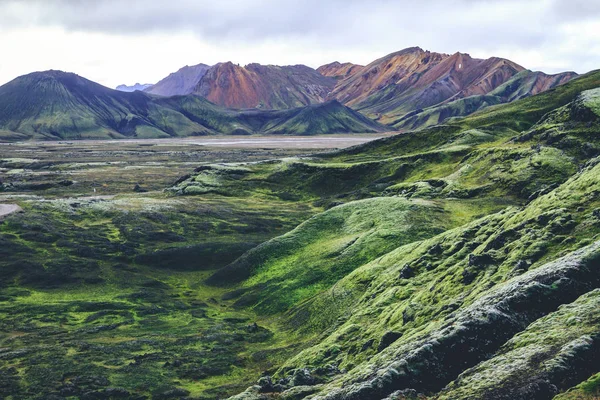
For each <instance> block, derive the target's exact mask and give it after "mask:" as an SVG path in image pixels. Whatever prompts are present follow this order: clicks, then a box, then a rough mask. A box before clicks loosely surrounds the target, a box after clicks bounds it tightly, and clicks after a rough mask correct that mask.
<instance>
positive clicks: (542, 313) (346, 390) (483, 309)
mask: <svg viewBox="0 0 600 400" xmlns="http://www.w3.org/2000/svg"><path fill="white" fill-rule="evenodd" d="M599 174H600V163H599V162H598V160H594V162H591V163H589V164H588V165H587V166H586V167H585V168H584V169H583V170H582V171H581V172H579V173H576V174H575V175H574V176H573V177H572V178H571V179H569V180H568V181H567V182H566V183H564V184H563V185H561V186H559V187H558V188H557V189H555V190H553V191H551V192H550V193H548V194H545V195H542V196H541V197H539V198H537V199H536V200H534V201H532V202H531V203H529V204H528V205H527V206H526V207H512V208H507V209H505V210H503V211H500V212H498V213H493V214H491V215H489V216H487V217H484V218H482V219H479V220H476V221H473V222H471V223H468V224H466V225H464V226H461V227H459V228H455V229H451V230H448V231H446V232H444V233H442V234H440V235H438V236H435V237H432V238H430V239H426V240H421V241H417V242H414V243H410V244H406V245H403V246H400V247H398V248H396V249H394V250H392V251H390V252H389V253H387V254H385V255H383V256H380V257H379V258H377V259H374V260H373V261H371V262H369V263H367V264H365V265H363V266H361V267H358V268H356V269H355V270H354V271H353V272H352V273H350V274H349V275H347V276H346V277H345V278H343V279H341V280H340V281H338V282H337V283H336V284H335V285H334V286H332V287H331V288H330V289H329V290H327V291H325V292H323V293H320V294H318V295H316V296H314V297H313V298H312V299H310V300H308V301H305V302H303V303H300V304H297V306H295V307H294V308H292V310H291V311H290V312H288V315H289V319H288V321H289V322H288V323H290V324H291V326H293V327H294V329H297V326H295V325H294V321H296V320H298V319H299V320H300V321H302V323H303V324H306V323H307V322H306V321H309V323H310V324H311V325H312V326H326V328H322V329H323V334H322V336H321V337H320V338H319V343H318V344H317V345H315V346H313V347H310V348H308V349H306V350H304V351H302V352H300V353H299V354H298V355H297V356H296V357H294V358H293V359H292V360H290V361H288V362H287V363H286V364H284V365H283V366H282V368H281V369H280V370H279V371H278V372H277V373H276V374H275V377H276V379H283V381H282V382H288V383H286V384H281V386H279V387H278V388H277V390H278V391H279V392H281V398H286V396H288V395H291V392H293V391H296V390H298V389H297V388H296V385H293V384H290V383H289V382H291V381H292V380H293V376H294V374H297V373H298V372H297V371H307V373H308V374H309V375H310V376H312V384H313V385H314V384H318V385H317V386H313V390H314V391H313V393H320V394H321V395H322V396H321V397H315V398H323V399H363V398H376V399H382V398H385V397H386V396H388V395H392V397H390V398H397V397H394V396H395V395H393V394H394V393H395V392H396V391H397V390H405V389H411V390H415V391H416V392H415V393H423V394H425V395H426V396H431V397H433V398H436V396H437V395H438V393H439V396H447V397H444V398H465V399H467V398H485V399H487V398H489V399H495V398H498V397H494V396H495V395H496V394H497V393H504V394H505V396H506V397H505V398H523V399H526V398H537V397H535V396H537V395H540V396H542V397H540V398H546V397H544V395H543V393H545V392H544V390H551V391H554V392H548V393H554V394H557V393H559V392H560V391H563V390H566V389H568V388H569V387H571V386H573V385H575V384H577V383H579V382H581V381H582V380H585V379H587V377H589V376H590V375H591V374H593V373H595V372H596V368H597V364H596V363H595V361H594V360H597V351H598V348H597V345H596V344H595V342H594V340H596V331H597V329H598V328H597V326H596V325H597V324H596V322H597V315H596V314H594V313H595V311H596V307H595V303H593V302H594V301H595V299H597V291H596V289H598V288H600V273H599V270H598V268H599V266H600V263H599V262H598V260H599V259H600V253H599V250H598V248H599V245H598V242H597V240H598V239H599V238H600V219H598V216H597V215H598V212H597V210H598V209H599V207H600V200H599V199H598V198H597V196H596V193H597V192H598V190H600V181H599V180H598V179H597V177H598V176H599ZM590 243H592V244H590ZM586 246H587V247H586ZM559 257H562V258H559ZM557 258H558V259H557ZM288 268H293V266H288ZM587 293H589V294H587ZM586 294H587V295H586ZM580 296H584V297H583V298H582V300H579V301H580V302H578V298H579V297H580ZM585 296H587V297H585ZM340 299H342V300H340ZM571 303H573V304H572V305H569V306H565V307H566V308H561V309H560V310H559V306H561V305H568V304H571ZM580 304H582V305H580ZM340 305H342V307H340ZM557 310H559V311H558V312H557ZM574 310H581V318H582V321H581V322H580V323H574V322H573V320H571V321H570V322H569V323H567V322H566V321H567V320H568V317H569V316H573V315H574V314H578V312H577V311H574ZM585 310H587V311H585ZM555 312H557V314H554V313H555ZM586 312H588V313H590V314H589V316H587V314H585V313H586ZM561 313H562V314H561ZM332 314H333V315H332ZM567 314H568V316H567ZM546 316H548V318H547V319H543V318H544V317H546ZM540 318H542V319H540ZM584 320H585V321H587V322H584ZM535 321H538V322H536V324H537V325H530V324H531V323H534V322H535ZM323 322H326V323H323ZM322 323H323V324H322ZM586 323H587V324H588V325H586ZM587 326H589V331H588V330H586V329H587V328H586V327H587ZM526 329H527V330H526ZM582 330H585V332H582ZM520 332H524V333H523V334H522V336H515V335H517V334H518V333H520ZM529 332H531V333H529ZM538 332H539V334H540V335H541V334H542V333H543V335H547V336H545V337H547V338H546V339H544V341H543V343H544V345H547V347H545V348H540V347H539V346H537V347H536V345H535V344H532V347H531V349H530V350H528V351H529V352H530V353H531V354H532V355H531V358H532V360H534V361H535V363H534V364H531V363H529V364H527V365H528V367H527V368H528V370H527V373H528V375H527V376H528V377H530V378H531V379H530V380H527V379H525V378H523V374H518V371H517V368H516V367H515V371H514V372H515V374H514V375H511V370H510V368H508V367H507V369H508V370H509V371H508V372H505V369H503V368H499V370H498V371H497V372H495V371H496V369H494V367H493V366H492V365H494V366H495V365H496V364H494V363H496V362H505V360H506V357H503V356H502V352H503V351H508V350H506V349H510V348H512V347H511V346H512V345H510V344H507V345H505V343H506V342H507V341H509V340H511V338H513V337H515V339H514V340H515V343H518V341H519V340H521V337H525V335H530V336H529V339H528V340H529V342H533V341H534V337H535V335H537V334H538ZM553 332H554V333H553ZM582 335H583V336H585V337H584V338H583V339H578V338H581V337H582ZM586 335H587V336H586ZM536 338H541V336H538V337H536ZM551 339H552V340H554V342H552V341H551ZM584 339H585V340H584ZM540 340H541V339H540ZM581 340H583V342H582V345H581V346H579V345H578V346H575V344H577V343H579V341H581ZM571 342H573V343H572V344H573V346H575V347H576V349H575V350H572V351H571V347H569V345H568V344H569V343H571ZM509 343H511V342H509ZM503 346H504V347H503ZM514 346H517V345H516V344H515V345H514ZM561 346H562V347H564V349H565V350H564V352H561V351H559V350H560V349H561ZM538 351H539V352H540V354H539V355H536V354H537V353H536V352H538ZM497 352H500V353H497ZM494 354H498V356H497V357H498V360H500V361H498V360H496V359H494V358H492V357H493V356H494ZM514 354H515V356H518V355H520V356H523V357H526V353H525V351H524V350H523V352H520V351H518V350H515V352H514ZM543 354H545V356H543ZM544 357H546V358H544ZM490 359H491V361H489V362H490V363H491V364H490V366H489V367H488V366H487V364H485V362H487V360H490ZM544 360H550V361H549V362H552V363H553V364H552V365H555V367H554V369H553V370H548V369H547V368H546V367H545V366H548V365H550V364H544V363H543V361H544ZM506 362H508V361H506ZM532 362H533V361H532ZM514 363H516V364H515V365H517V366H518V365H520V364H519V363H518V360H515V361H514ZM327 365H330V366H336V368H337V369H336V370H335V372H333V373H332V374H330V375H326V376H324V375H323V374H322V372H321V371H322V368H324V367H325V366H327ZM469 368H485V372H484V373H482V374H484V375H485V376H486V377H487V379H486V381H482V380H481V379H478V378H473V379H472V380H470V379H467V376H469V374H470V373H472V372H470V371H471V370H469ZM465 371H466V372H465ZM533 371H535V373H534V372H533ZM461 373H464V374H466V375H465V377H464V378H463V377H462V376H461V377H460V378H459V375H460V374H461ZM473 373H474V372H473ZM503 374H507V375H506V376H505V375H503ZM457 378H458V380H456V379H457ZM519 378H520V379H519ZM455 380H456V382H455V383H452V382H453V381H455ZM470 382H473V383H472V384H471V383H470ZM488 382H489V386H485V385H486V384H487V383H488ZM532 382H533V383H535V384H532ZM323 385H325V386H323ZM446 385H449V386H448V388H446V389H444V387H445V386H446ZM457 385H462V386H460V391H459V389H457ZM482 387H483V388H482ZM261 390H264V389H261ZM442 390H443V391H442ZM452 390H456V392H453V391H452ZM479 390H481V392H479ZM288 391H291V392H288ZM440 391H441V392H440ZM445 393H448V394H445ZM481 393H484V394H481ZM488 394H489V396H488ZM519 396H521V397H519ZM248 398H252V397H248ZM259 398H260V397H259ZM301 398H302V397H301ZM500 398H504V397H500Z"/></svg>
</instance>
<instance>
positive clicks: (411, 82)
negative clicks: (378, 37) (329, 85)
mask: <svg viewBox="0 0 600 400" xmlns="http://www.w3.org/2000/svg"><path fill="white" fill-rule="evenodd" d="M523 70H524V68H523V67H521V66H520V65H518V64H515V63H513V62H511V61H509V60H505V59H502V58H496V57H493V58H490V59H487V60H480V59H475V58H472V57H471V56H469V55H468V54H463V53H455V54H453V55H448V54H440V53H435V52H429V51H424V50H423V49H421V48H419V47H412V48H409V49H405V50H402V51H400V52H397V53H392V54H390V55H388V56H386V57H383V58H380V59H379V60H376V61H374V62H372V63H371V64H369V65H367V66H366V67H364V68H363V69H362V70H360V71H359V72H358V73H356V74H354V75H353V76H351V77H349V78H347V79H344V80H343V81H341V82H339V84H338V85H337V87H336V88H335V90H334V91H333V93H332V96H333V97H334V98H336V99H338V100H339V101H341V102H342V103H344V104H346V105H349V106H351V107H353V108H355V109H357V110H360V111H362V112H364V113H366V114H367V115H371V116H378V117H380V118H381V121H382V122H387V121H390V120H392V119H397V118H398V117H401V116H403V115H405V114H407V113H409V112H412V111H414V110H418V109H422V108H427V107H431V106H433V105H436V104H440V103H443V102H447V101H452V100H456V99H460V98H464V97H468V96H473V95H484V94H487V93H489V92H490V91H492V90H494V89H495V88H497V87H498V86H500V85H502V84H503V83H505V82H506V81H508V80H510V79H511V78H512V77H513V76H514V75H516V74H517V73H519V72H520V71H523Z"/></svg>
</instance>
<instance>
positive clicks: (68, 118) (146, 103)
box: [0, 71, 386, 140]
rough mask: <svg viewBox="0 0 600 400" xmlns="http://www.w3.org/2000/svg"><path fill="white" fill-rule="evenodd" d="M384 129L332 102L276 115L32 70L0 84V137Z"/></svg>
mask: <svg viewBox="0 0 600 400" xmlns="http://www.w3.org/2000/svg"><path fill="white" fill-rule="evenodd" d="M385 130H386V128H384V127H383V126H381V125H379V124H377V123H376V122H374V121H372V120H370V119H368V118H366V117H364V116H362V115H360V114H358V113H356V112H355V111H353V110H351V109H349V108H347V107H344V106H342V105H341V104H339V103H337V102H335V101H334V102H329V103H323V104H318V105H314V106H310V107H307V108H300V109H293V110H286V111H282V112H270V111H260V110H250V111H232V110H228V109H225V108H222V107H218V106H216V105H214V104H212V103H210V102H209V101H207V100H205V99H203V98H201V97H198V96H193V95H190V96H183V97H175V98H159V97H155V96H152V95H149V94H147V93H143V92H139V91H138V92H133V93H125V92H120V91H116V90H112V89H109V88H106V87H104V86H101V85H99V84H97V83H94V82H92V81H89V80H87V79H85V78H82V77H80V76H77V75H75V74H71V73H65V72H61V71H46V72H36V73H32V74H29V75H25V76H22V77H19V78H17V79H15V80H13V81H11V82H9V83H7V84H6V85H3V86H1V87H0V138H1V139H5V140H19V139H22V136H21V135H23V136H25V137H26V138H35V139H82V138H86V139H106V138H115V139H119V138H126V137H138V138H166V137H177V136H197V135H210V134H255V133H262V134H269V133H272V134H288V135H291V134H297V135H313V134H329V133H372V132H383V131H385ZM4 131H6V132H7V133H1V132H4ZM9 133H10V134H9Z"/></svg>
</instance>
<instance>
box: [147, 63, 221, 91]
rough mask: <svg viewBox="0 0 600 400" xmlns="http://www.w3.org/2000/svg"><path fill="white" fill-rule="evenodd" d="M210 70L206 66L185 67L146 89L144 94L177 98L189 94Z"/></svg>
mask: <svg viewBox="0 0 600 400" xmlns="http://www.w3.org/2000/svg"><path fill="white" fill-rule="evenodd" d="M209 68H210V66H209V65H206V64H198V65H192V66H189V65H186V66H185V67H183V68H181V69H179V70H178V71H176V72H173V73H172V74H170V75H169V76H167V77H166V78H164V79H161V80H160V81H159V82H158V83H156V84H154V85H152V86H151V87H149V88H146V90H145V91H146V92H148V93H151V94H156V95H159V96H177V95H185V94H190V93H192V92H193V91H194V88H195V87H196V85H197V84H198V82H199V81H200V79H202V77H203V76H204V75H205V74H206V71H208V69H209Z"/></svg>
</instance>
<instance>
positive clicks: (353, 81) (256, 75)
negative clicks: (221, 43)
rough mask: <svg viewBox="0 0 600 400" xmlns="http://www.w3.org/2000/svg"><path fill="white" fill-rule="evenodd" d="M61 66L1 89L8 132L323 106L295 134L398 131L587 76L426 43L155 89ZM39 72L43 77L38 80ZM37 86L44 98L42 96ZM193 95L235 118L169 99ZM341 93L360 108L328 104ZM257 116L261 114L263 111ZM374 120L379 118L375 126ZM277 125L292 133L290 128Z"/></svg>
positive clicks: (163, 125)
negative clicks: (354, 59) (371, 56)
mask: <svg viewBox="0 0 600 400" xmlns="http://www.w3.org/2000/svg"><path fill="white" fill-rule="evenodd" d="M60 74H64V73H61V72H60V71H46V72H43V73H37V75H36V74H30V75H26V76H24V77H20V78H17V79H16V80H15V81H13V82H10V83H9V84H7V85H5V86H3V87H1V88H0V91H5V92H6V93H5V96H3V97H2V98H0V132H2V133H1V136H2V137H5V138H6V137H18V138H21V137H22V136H23V135H34V136H35V135H39V134H41V135H42V136H48V135H49V136H50V137H63V136H64V135H67V136H69V135H74V134H75V135H76V134H80V133H81V132H85V133H86V135H87V134H89V133H90V132H91V131H93V130H94V129H99V130H97V131H96V132H95V134H96V135H97V136H99V137H104V136H107V135H108V136H109V137H110V136H111V135H116V136H119V135H125V136H128V135H143V136H145V137H152V136H157V137H162V136H164V135H167V136H187V135H195V134H216V133H226V134H230V133H232V132H238V133H244V134H250V133H257V132H260V133H266V131H264V129H266V128H265V127H266V126H269V124H268V123H265V124H262V125H260V126H258V125H256V124H255V125H252V126H248V125H247V124H244V122H243V121H242V122H239V123H238V122H236V123H238V126H237V128H233V125H231V124H234V122H232V121H234V120H235V119H236V118H242V120H243V118H246V117H247V116H248V113H247V112H246V111H242V110H262V111H265V112H266V111H269V110H294V109H299V108H302V107H307V106H313V105H319V104H323V107H322V108H320V109H319V108H318V107H317V109H318V110H319V112H318V113H316V114H315V113H312V112H308V110H309V109H307V112H306V113H304V114H302V115H304V116H305V117H307V118H308V115H312V117H311V118H317V120H316V121H308V120H304V119H303V122H302V123H294V124H293V126H294V128H292V127H291V125H289V124H283V125H282V126H286V127H288V128H289V129H290V132H292V133H293V132H299V131H302V132H305V130H304V129H305V128H306V127H313V129H315V132H314V133H331V131H332V130H336V132H341V131H340V130H339V129H349V131H348V132H358V131H360V129H365V132H371V131H380V130H382V129H384V128H382V126H387V127H388V128H387V129H388V130H400V131H407V130H417V129H420V128H424V127H428V126H431V125H436V124H440V123H443V122H444V121H446V120H447V119H449V118H453V117H464V116H467V115H469V114H471V113H473V112H476V111H479V110H481V109H483V108H485V107H488V106H493V105H497V104H502V103H508V102H512V101H515V100H518V99H522V98H524V97H528V96H532V95H536V94H539V93H542V92H544V91H547V90H550V89H553V88H555V87H557V86H559V85H562V84H564V83H566V82H568V81H570V80H571V79H574V78H575V77H577V76H578V75H577V74H576V73H574V72H564V73H560V74H555V75H547V74H545V73H543V72H534V71H530V70H526V69H525V68H524V67H522V66H520V65H519V64H516V63H514V62H512V61H510V60H507V59H503V58H498V57H491V58H488V59H485V60H484V59H477V58H473V57H471V56H470V55H469V54H465V53H460V52H457V53H454V54H444V53H436V52H431V51H426V50H423V49H421V48H420V47H411V48H407V49H404V50H401V51H398V52H395V53H391V54H389V55H387V56H385V57H382V58H379V59H377V60H375V61H373V62H371V63H369V64H368V65H366V66H362V65H357V64H352V63H340V62H337V61H336V62H332V63H329V64H325V65H322V66H320V67H319V68H318V69H316V70H315V69H313V68H310V67H308V66H305V65H289V66H276V65H261V64H256V63H253V64H248V65H246V66H240V65H238V64H234V63H232V62H224V63H218V64H216V65H213V66H209V65H207V64H197V65H193V66H185V67H183V68H181V69H179V70H178V71H176V72H174V73H172V74H170V75H169V76H167V77H165V78H164V79H162V80H160V81H159V82H158V83H156V84H154V85H151V86H149V87H145V86H146V85H141V84H136V85H134V86H126V85H120V86H119V87H118V89H119V91H117V92H116V93H115V92H114V91H111V90H110V89H108V88H105V87H102V86H100V85H98V84H95V83H93V82H91V81H87V80H84V81H85V83H81V82H80V87H76V85H74V84H73V82H74V81H76V80H77V79H79V80H82V79H83V78H81V77H77V76H76V75H74V76H75V77H77V78H74V77H73V76H70V75H69V74H66V75H60ZM67 76H70V78H67ZM33 78H35V79H37V80H36V83H34V82H32V81H30V79H33ZM42 78H43V79H42ZM53 79H54V80H53ZM15 82H17V83H15ZM69 82H71V83H69ZM24 88H28V89H24ZM140 89H143V92H142V91H140ZM107 90H108V92H107ZM128 92H129V93H128ZM35 93H37V97H36V98H34V97H32V96H33V94H35ZM0 94H1V93H0ZM128 95H129V96H128ZM190 95H192V96H194V97H199V98H202V99H205V100H206V101H204V102H202V107H204V109H205V110H204V111H202V113H204V112H206V109H208V108H210V109H211V110H212V111H211V112H212V113H213V114H211V118H212V117H215V116H216V115H217V114H219V115H221V116H220V117H218V118H217V117H215V118H216V120H219V121H221V122H222V121H224V120H223V118H222V115H227V118H225V119H226V120H227V121H228V124H229V125H227V124H225V125H223V124H221V125H219V126H213V125H211V123H212V122H211V121H212V120H211V121H207V120H202V121H201V122H198V121H197V115H188V114H186V113H185V112H184V111H185V110H182V109H179V108H177V107H175V108H173V107H174V106H173V104H175V103H173V102H171V101H164V100H162V99H165V98H171V97H173V96H190ZM332 100H335V101H337V102H339V105H340V106H342V105H343V106H345V107H350V108H351V110H350V109H349V108H348V109H347V108H343V109H339V108H337V107H332V106H331V104H329V105H325V103H326V102H329V101H332ZM184 103H185V104H186V105H189V104H192V103H193V104H194V107H193V108H194V110H196V112H199V111H198V107H197V106H198V104H200V103H198V102H197V101H196V100H194V101H192V102H184ZM332 104H337V103H332ZM165 107H166V108H167V109H165ZM223 107H225V108H228V109H233V110H234V111H229V110H226V109H225V108H223ZM334 108H335V114H339V113H340V112H341V111H340V110H343V112H342V114H344V117H343V118H342V119H341V120H342V121H344V122H342V123H340V121H337V122H336V121H334V118H331V114H328V115H326V113H323V112H322V111H323V110H328V112H332V113H333V111H334ZM235 110H238V111H235ZM313 111H314V110H313ZM356 112H358V113H360V114H357V113H356ZM259 114H260V113H259ZM234 115H235V116H234ZM261 115H263V114H261ZM284 115H287V116H288V117H290V118H292V114H284V113H280V114H277V115H276V114H274V113H265V114H264V116H265V118H267V116H268V118H283V116H284ZM363 116H364V117H366V118H367V119H366V120H365V119H363ZM251 119H252V120H253V121H254V122H253V123H255V122H256V116H255V115H254V114H253V116H252V118H251ZM350 120H352V122H351V123H348V121H350ZM161 121H162V122H161ZM324 121H327V122H324ZM373 121H377V123H375V125H373V124H372V122H373ZM334 126H335V129H333V127H334ZM272 131H273V130H272ZM277 132H279V133H284V132H283V131H282V130H281V129H277ZM305 133H307V134H308V132H305Z"/></svg>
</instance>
